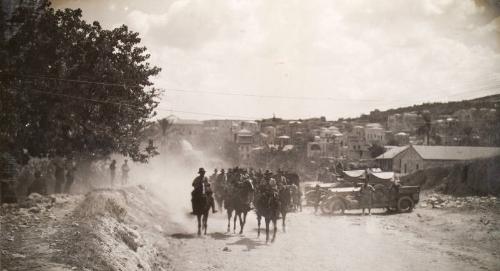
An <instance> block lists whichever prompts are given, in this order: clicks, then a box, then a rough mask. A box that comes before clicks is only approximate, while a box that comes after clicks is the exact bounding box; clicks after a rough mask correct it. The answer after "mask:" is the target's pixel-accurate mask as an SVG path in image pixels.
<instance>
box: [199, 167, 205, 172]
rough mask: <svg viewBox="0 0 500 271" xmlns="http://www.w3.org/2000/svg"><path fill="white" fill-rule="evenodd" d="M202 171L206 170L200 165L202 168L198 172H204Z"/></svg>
mask: <svg viewBox="0 0 500 271" xmlns="http://www.w3.org/2000/svg"><path fill="white" fill-rule="evenodd" d="M202 172H203V173H205V172H206V171H205V169H204V168H202V167H200V169H199V170H198V173H202Z"/></svg>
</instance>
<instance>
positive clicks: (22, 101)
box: [0, 4, 160, 162]
mask: <svg viewBox="0 0 500 271" xmlns="http://www.w3.org/2000/svg"><path fill="white" fill-rule="evenodd" d="M13 20H16V21H17V22H21V23H20V24H19V28H18V29H17V31H16V32H15V33H14V35H13V36H12V37H10V38H9V39H8V40H2V42H3V43H2V44H1V49H0V50H1V51H2V52H1V54H0V55H8V56H9V57H7V58H2V59H1V60H0V76H1V77H0V78H1V80H0V142H1V143H0V152H1V151H7V152H9V153H11V154H13V155H15V156H18V155H19V154H20V153H22V150H23V149H25V150H27V151H28V153H29V154H30V155H31V156H44V155H47V154H50V153H52V154H56V155H79V156H82V157H87V158H90V159H96V158H101V157H106V156H108V155H109V154H111V153H115V152H117V153H121V154H123V155H126V156H130V157H131V158H132V159H133V160H134V161H141V162H146V161H147V160H148V158H149V157H151V156H152V155H154V154H155V153H156V151H155V148H154V147H153V146H151V144H143V143H144V142H147V140H146V139H144V138H142V137H141V132H142V131H143V130H144V129H145V128H146V127H147V125H148V122H147V120H148V119H149V118H151V117H152V116H154V115H155V114H156V112H155V111H154V109H155V108H156V107H157V105H158V101H157V98H158V97H159V95H160V91H159V90H158V89H156V88H154V87H152V83H151V81H150V77H151V76H155V75H157V74H158V73H159V72H160V68H158V67H155V66H151V65H150V64H149V63H147V60H148V59H149V57H150V55H149V54H147V53H146V48H145V47H142V46H139V43H140V41H141V40H140V38H139V34H138V33H135V32H132V31H129V30H128V28H127V26H125V25H122V26H120V27H117V28H115V29H113V30H106V29H103V28H102V27H101V25H100V24H99V23H98V22H93V23H92V24H89V23H87V22H85V21H84V20H82V11H81V10H80V9H76V10H72V9H65V10H57V11H56V10H54V9H53V8H51V7H50V4H46V5H43V7H42V10H41V11H40V10H34V9H33V8H31V9H30V8H26V7H24V8H20V9H18V10H17V13H16V15H15V16H14V18H13ZM144 145H146V146H144Z"/></svg>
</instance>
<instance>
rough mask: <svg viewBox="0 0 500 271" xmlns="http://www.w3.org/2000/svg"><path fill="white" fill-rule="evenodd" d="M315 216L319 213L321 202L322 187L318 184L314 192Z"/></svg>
mask: <svg viewBox="0 0 500 271" xmlns="http://www.w3.org/2000/svg"><path fill="white" fill-rule="evenodd" d="M313 193H314V194H313V204H314V214H316V213H317V212H318V207H319V203H320V201H321V187H320V186H319V184H317V185H316V186H315V187H314V191H313Z"/></svg>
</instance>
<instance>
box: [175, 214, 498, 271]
mask: <svg viewBox="0 0 500 271" xmlns="http://www.w3.org/2000/svg"><path fill="white" fill-rule="evenodd" d="M442 214H443V213H442V212H440V211H436V210H415V211H414V212H413V213H410V214H396V215H384V214H383V213H381V212H380V211H379V213H378V214H374V215H372V216H360V215H359V213H356V212H354V213H352V214H349V215H345V216H334V217H329V216H321V215H314V214H313V213H312V211H311V210H310V209H305V210H304V212H302V213H292V214H290V215H289V218H288V219H287V232H286V233H283V232H282V231H281V226H280V227H279V231H278V235H277V239H276V241H275V242H274V243H272V244H267V245H266V243H265V235H263V236H262V235H261V237H260V239H257V238H256V236H257V233H256V220H255V215H254V214H253V213H250V214H249V216H248V219H247V221H248V222H247V224H248V225H247V226H246V230H245V232H244V234H243V235H239V234H234V233H225V229H226V223H227V220H226V219H225V216H224V215H225V214H220V213H217V214H215V215H211V217H210V219H209V228H208V232H209V234H208V235H207V236H202V237H197V236H195V235H192V234H187V233H185V232H179V233H174V234H173V235H172V236H173V237H175V238H177V239H178V242H177V243H175V246H174V251H175V252H174V255H173V256H172V257H171V259H172V261H173V262H172V266H173V267H174V268H175V269H176V270H197V271H199V270H287V271H292V270H370V271H376V270H384V271H387V270H454V271H457V270H500V262H499V260H498V255H497V252H495V248H494V247H495V246H496V245H497V244H498V243H494V244H493V245H491V244H489V245H490V246H492V247H487V246H486V247H481V246H480V247H478V246H477V244H475V243H474V244H473V245H470V243H469V242H462V243H460V242H458V241H460V240H455V239H456V236H463V235H465V237H463V238H462V237H461V238H462V239H464V238H465V239H467V238H468V237H467V235H468V234H467V232H461V231H467V227H463V225H461V224H462V223H467V221H465V220H463V221H459V219H458V220H457V218H456V217H462V215H460V214H459V215H458V216H455V215H453V214H447V215H446V217H447V218H446V219H444V220H442V217H443V216H442ZM475 219H476V217H474V221H473V222H471V221H472V219H471V221H469V224H471V223H475ZM448 224H449V226H448ZM490 226H491V225H490ZM474 227H481V226H478V225H475V226H474ZM492 229H493V231H496V232H493V233H491V232H490V230H492ZM485 230H486V228H485ZM430 231H439V232H430ZM193 232H195V221H194V220H193ZM498 233H499V232H498V225H495V226H494V228H488V234H493V235H494V237H495V238H497V239H496V240H498ZM481 236H482V238H489V237H487V236H486V237H485V236H483V235H481ZM490 239H491V238H490ZM461 241H464V240H461ZM465 241H467V240H465ZM474 241H475V242H481V240H471V242H474ZM497 248H498V247H497Z"/></svg>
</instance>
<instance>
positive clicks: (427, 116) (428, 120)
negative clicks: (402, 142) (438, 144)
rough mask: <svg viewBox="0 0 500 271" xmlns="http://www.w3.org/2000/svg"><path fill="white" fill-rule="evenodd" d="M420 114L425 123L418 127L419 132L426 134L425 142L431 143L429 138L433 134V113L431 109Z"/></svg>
mask: <svg viewBox="0 0 500 271" xmlns="http://www.w3.org/2000/svg"><path fill="white" fill-rule="evenodd" d="M419 115H420V116H421V117H422V120H423V121H424V123H423V124H422V125H421V126H420V127H418V128H417V134H420V135H424V136H425V140H426V141H425V142H426V144H427V145H429V139H430V134H431V128H432V117H431V113H430V112H429V111H427V110H426V111H422V112H420V113H419Z"/></svg>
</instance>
